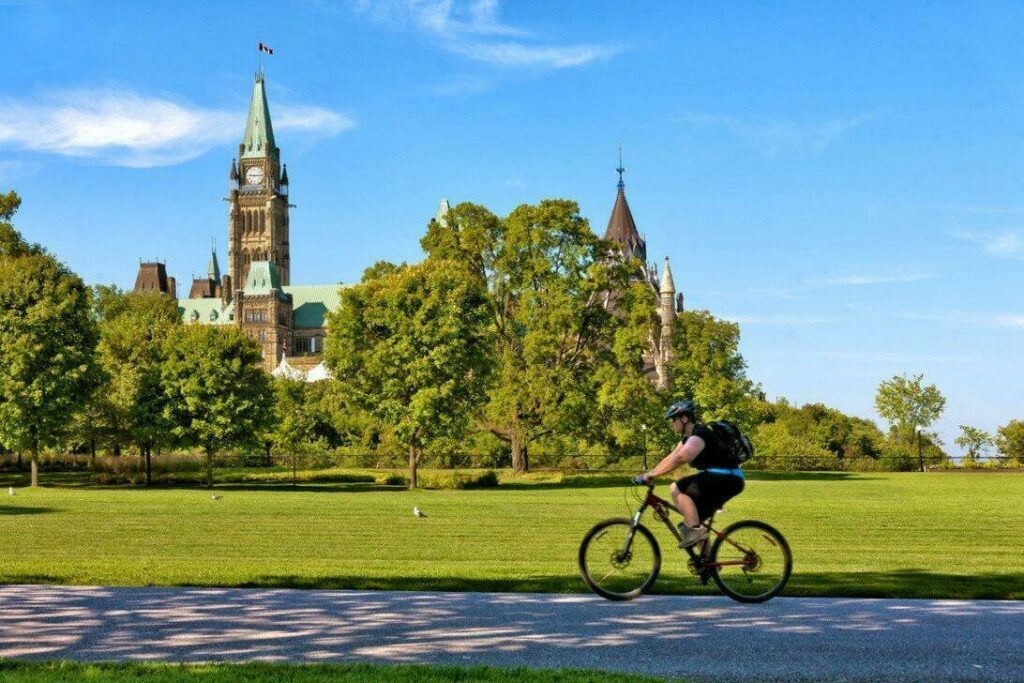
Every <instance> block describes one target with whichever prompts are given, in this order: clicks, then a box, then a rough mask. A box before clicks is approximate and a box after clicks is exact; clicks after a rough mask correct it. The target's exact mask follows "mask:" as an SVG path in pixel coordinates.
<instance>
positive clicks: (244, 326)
mask: <svg viewBox="0 0 1024 683" xmlns="http://www.w3.org/2000/svg"><path fill="white" fill-rule="evenodd" d="M617 170H618V171H619V184H618V195H617V196H616V199H615V204H614V206H613V208H612V213H611V217H610V218H609V220H608V228H607V230H606V231H605V235H604V238H605V239H606V240H611V241H612V242H614V243H616V244H617V245H619V249H620V251H621V253H622V255H623V256H624V257H627V258H637V259H638V260H639V261H640V262H641V264H643V278H644V280H645V282H647V283H648V284H650V286H651V287H652V288H653V290H654V292H655V294H656V296H657V297H658V301H659V314H660V319H661V325H660V329H654V330H652V333H651V348H650V351H649V352H648V354H647V355H646V356H645V367H646V370H647V372H648V375H649V376H650V377H651V379H652V381H653V382H655V383H656V384H657V385H658V386H660V387H665V386H667V384H668V361H669V360H670V359H671V333H672V325H671V322H672V319H673V318H674V317H675V316H676V315H678V313H679V312H681V311H682V306H683V297H682V294H679V295H678V297H677V295H676V292H675V285H674V283H673V280H672V272H671V271H670V270H669V266H668V259H667V258H666V259H665V267H664V271H663V273H662V276H661V278H660V279H659V277H658V271H657V267H656V266H654V265H652V264H648V262H647V244H646V242H645V241H644V238H643V237H642V236H641V235H640V233H639V231H638V230H637V227H636V223H635V222H634V221H633V214H632V212H631V211H630V209H629V204H628V203H627V202H626V194H625V185H624V183H623V181H622V172H623V171H624V169H623V168H622V165H621V164H620V165H619V168H618V169H617ZM228 177H229V192H228V197H227V200H228V202H229V208H228V235H227V237H228V239H227V244H228V253H227V273H222V272H221V269H220V263H219V261H218V259H217V252H216V249H215V248H213V249H211V253H210V260H209V263H208V265H207V269H206V277H204V278H196V279H193V280H192V282H191V284H190V286H189V291H188V296H187V297H184V298H179V299H178V310H179V311H180V312H181V315H182V320H183V322H185V323H186V324H199V325H234V326H237V327H239V328H241V330H242V331H243V332H244V333H246V334H247V335H248V336H249V337H250V338H251V339H253V340H256V341H258V342H259V344H260V346H261V347H262V349H263V367H264V368H265V369H266V370H267V371H268V372H272V373H273V374H274V375H275V376H278V377H288V378H290V379H302V380H306V381H311V382H312V381H317V380H320V379H325V378H327V377H329V376H330V373H329V372H328V370H327V367H326V365H325V364H324V363H323V350H324V346H325V344H327V343H329V340H328V338H327V336H328V335H327V324H326V314H327V313H328V311H334V310H336V309H337V308H338V306H339V304H340V300H341V297H340V295H339V289H340V288H341V287H342V285H340V284H337V283H333V284H323V285H293V284H292V282H291V279H292V278H291V276H292V261H291V230H290V223H289V208H291V206H292V205H291V204H289V202H288V167H287V165H285V164H282V163H281V150H280V149H279V148H278V147H277V144H276V143H275V141H274V128H273V125H272V124H271V118H270V106H269V104H268V102H267V95H266V90H265V88H264V77H263V73H262V72H260V73H257V74H256V79H255V83H254V84H253V90H252V99H251V101H250V103H249V115H248V118H247V120H246V123H245V134H244V135H243V137H242V142H241V144H240V145H239V146H238V157H237V158H235V159H232V160H231V169H230V172H229V176H228ZM447 211H448V202H447V200H441V204H440V208H439V209H438V212H437V216H436V218H437V220H439V221H443V220H444V216H445V214H446V213H447ZM135 291H158V292H163V293H165V294H168V295H170V296H173V297H175V298H178V292H177V283H176V281H175V279H174V278H173V277H170V276H168V274H167V269H166V265H165V264H164V263H160V262H151V263H141V264H140V265H139V272H138V276H137V277H136V280H135ZM608 305H612V304H611V303H609V304H608Z"/></svg>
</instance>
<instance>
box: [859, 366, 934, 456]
mask: <svg viewBox="0 0 1024 683" xmlns="http://www.w3.org/2000/svg"><path fill="white" fill-rule="evenodd" d="M923 381H924V375H914V376H913V377H907V376H906V375H896V376H894V377H893V378H892V379H889V380H886V381H883V382H882V383H881V384H879V385H878V393H877V395H876V396H875V410H877V411H878V414H879V415H881V416H882V418H883V419H884V420H886V421H887V422H889V424H890V429H891V431H892V432H893V433H894V434H896V435H897V436H898V437H899V438H901V439H903V440H905V441H907V442H910V441H912V440H913V439H914V430H915V429H916V428H921V429H924V428H926V427H928V426H930V425H931V424H932V423H933V422H935V421H936V420H937V419H939V417H940V416H941V415H942V411H943V410H944V408H945V406H946V399H945V397H944V396H943V395H942V393H941V392H940V391H939V389H938V387H936V386H935V385H934V384H929V385H927V386H925V385H924V384H923Z"/></svg>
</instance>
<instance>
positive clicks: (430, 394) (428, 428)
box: [326, 258, 490, 488]
mask: <svg viewBox="0 0 1024 683" xmlns="http://www.w3.org/2000/svg"><path fill="white" fill-rule="evenodd" d="M341 297H342V303H341V307H340V308H339V309H338V310H337V311H336V312H334V313H332V314H329V316H328V320H329V325H330V328H331V343H330V344H329V345H328V346H327V352H326V361H327V364H328V366H329V367H330V368H331V371H332V372H333V373H334V377H335V381H336V382H337V384H338V388H339V390H340V391H341V392H342V393H344V394H347V395H348V396H350V397H351V399H352V400H353V401H354V402H355V403H357V404H358V405H360V406H361V407H362V408H363V409H364V410H366V411H367V412H368V413H370V414H371V415H373V416H374V418H376V419H377V420H379V421H381V422H383V423H386V424H388V425H391V427H392V429H393V430H394V433H395V435H396V436H397V438H398V439H400V440H401V441H402V442H404V443H405V444H406V446H407V448H408V451H409V469H410V486H412V487H413V488H415V487H416V484H417V482H416V467H417V465H418V462H419V458H420V455H421V452H422V449H423V448H424V446H426V445H428V444H430V443H431V442H433V441H436V440H438V439H442V438H446V437H447V438H454V437H457V436H459V435H461V434H464V433H465V431H466V429H467V428H468V426H469V420H470V416H472V415H473V413H474V412H475V410H476V409H477V406H479V405H480V403H482V401H483V399H484V387H485V382H486V381H487V377H488V365H489V362H490V359H489V357H488V354H487V351H488V349H489V348H490V344H489V341H488V334H489V333H488V329H487V321H488V317H489V316H488V312H487V308H486V305H487V302H486V299H485V297H484V292H483V288H482V283H481V282H480V281H479V280H478V279H476V278H474V277H473V276H472V273H470V272H469V271H468V270H467V269H466V267H465V265H464V264H462V263H459V262H457V261H455V260H451V259H441V258H430V259H427V260H426V261H425V262H424V263H422V264H419V265H415V266H405V265H403V266H393V265H390V264H378V265H376V266H374V267H373V268H371V269H369V270H368V271H367V272H366V274H365V275H364V277H363V281H362V283H361V284H359V285H357V286H355V287H349V288H346V289H344V290H342V293H341Z"/></svg>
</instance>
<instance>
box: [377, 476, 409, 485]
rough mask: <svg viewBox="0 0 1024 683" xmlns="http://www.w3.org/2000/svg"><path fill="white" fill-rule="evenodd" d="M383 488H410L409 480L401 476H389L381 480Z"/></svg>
mask: <svg viewBox="0 0 1024 683" xmlns="http://www.w3.org/2000/svg"><path fill="white" fill-rule="evenodd" d="M380 483H381V484H382V485H383V486H408V485H409V478H408V477H405V476H403V475H401V474H389V475H387V476H386V477H384V478H383V479H381V480H380Z"/></svg>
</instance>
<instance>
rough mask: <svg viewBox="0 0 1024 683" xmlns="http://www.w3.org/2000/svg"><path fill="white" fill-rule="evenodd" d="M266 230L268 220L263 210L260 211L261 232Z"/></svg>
mask: <svg viewBox="0 0 1024 683" xmlns="http://www.w3.org/2000/svg"><path fill="white" fill-rule="evenodd" d="M264 230H266V222H265V221H264V214H263V212H262V211H260V232H261V233H262V232H263V231H264Z"/></svg>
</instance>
